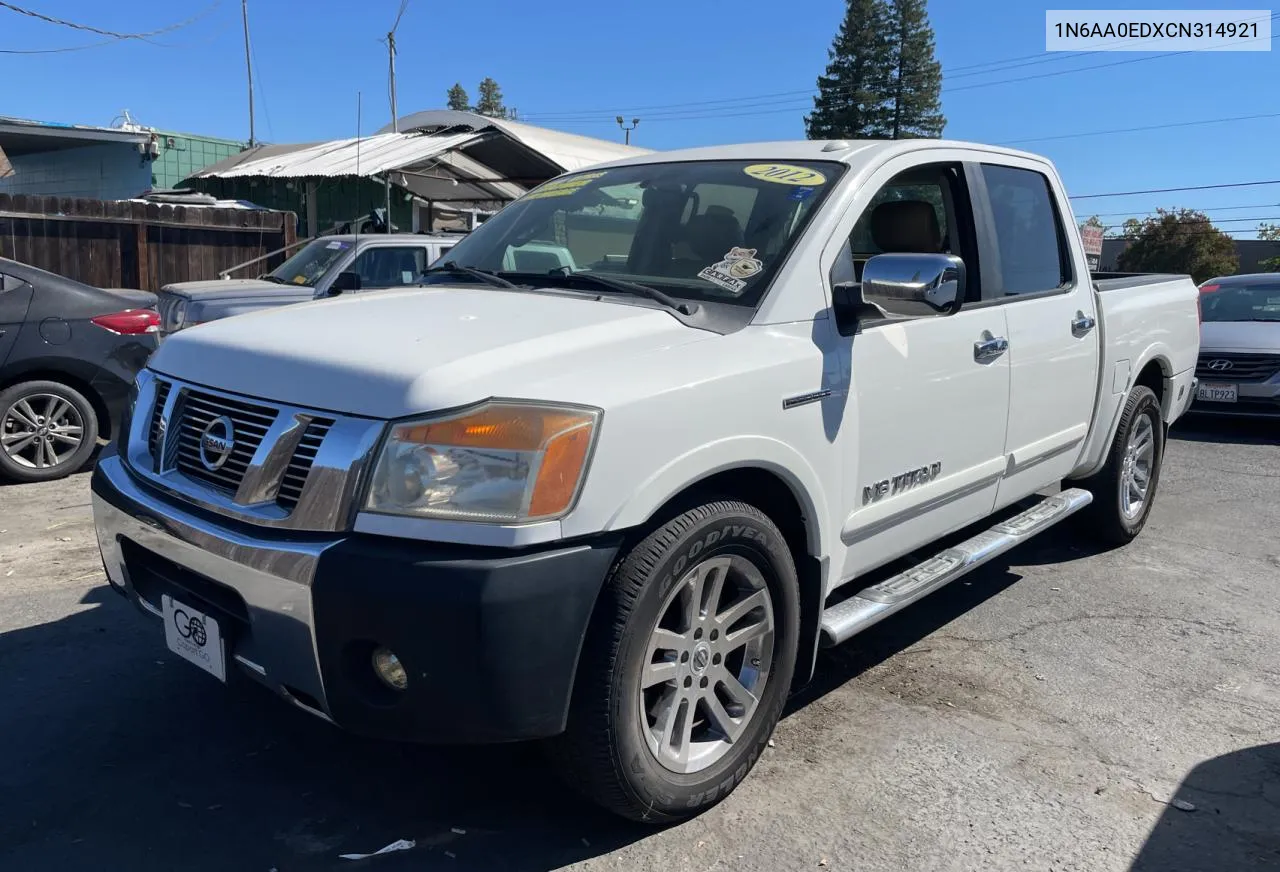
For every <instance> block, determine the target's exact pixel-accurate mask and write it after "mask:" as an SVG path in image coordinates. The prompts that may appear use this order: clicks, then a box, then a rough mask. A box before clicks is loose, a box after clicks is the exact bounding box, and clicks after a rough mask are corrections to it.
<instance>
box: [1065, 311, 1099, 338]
mask: <svg viewBox="0 0 1280 872" xmlns="http://www.w3.org/2000/svg"><path fill="white" fill-rule="evenodd" d="M1097 323H1098V322H1097V321H1095V320H1094V319H1093V316H1092V315H1086V314H1085V313H1084V312H1076V317H1075V318H1074V319H1072V321H1071V335H1072V336H1075V337H1077V338H1078V337H1080V336H1083V335H1085V334H1086V333H1088V332H1089V331H1090V330H1092V329H1093V328H1094V327H1095V326H1096V325H1097Z"/></svg>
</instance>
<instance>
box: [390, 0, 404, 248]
mask: <svg viewBox="0 0 1280 872" xmlns="http://www.w3.org/2000/svg"><path fill="white" fill-rule="evenodd" d="M408 8H409V0H400V11H399V12H397V13H396V20H395V23H394V24H392V25H391V29H390V30H388V31H387V75H388V77H389V78H388V81H389V82H390V83H391V130H392V132H394V133H399V132H400V113H399V111H397V108H396V29H397V28H398V27H400V19H401V18H403V17H404V11H405V10H406V9H408ZM384 183H385V187H386V196H387V232H388V233H390V232H391V171H390V170H388V171H387V174H386V176H385V178H384Z"/></svg>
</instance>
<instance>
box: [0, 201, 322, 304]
mask: <svg viewBox="0 0 1280 872" xmlns="http://www.w3.org/2000/svg"><path fill="white" fill-rule="evenodd" d="M296 239H297V216H296V215H295V214H294V213H292V212H266V211H255V210H249V209H218V208H211V207H205V206H174V205H169V204H159V203H140V202H133V201H122V200H86V199H81V198H71V197H37V196H25V195H20V194H19V195H8V194H0V257H7V258H11V259H13V260H17V261H21V262H22V263H26V264H30V265H31V266H35V267H39V268H41V269H46V270H49V271H50V272H55V273H58V274H59V275H64V276H66V277H68V278H71V279H75V280H76V281H80V282H84V283H85V284H88V285H94V286H96V287H100V288H140V289H142V290H144V291H158V290H159V289H160V288H161V286H163V285H166V284H169V283H171V282H183V281H192V280H199V279H216V278H218V272H219V271H220V270H224V269H228V268H230V267H232V266H235V265H236V264H239V263H243V262H244V261H246V260H251V259H252V258H255V257H260V256H261V255H264V254H266V253H267V252H269V251H274V250H276V249H279V248H283V247H285V246H287V245H292V244H293V243H294V242H295V241H296ZM291 253H292V252H288V253H286V254H283V255H275V256H274V257H272V258H271V259H269V260H264V261H261V262H259V263H256V264H254V265H253V266H251V267H247V268H246V269H245V270H244V271H242V272H239V273H236V274H235V275H234V276H233V278H234V277H240V276H255V275H259V274H260V273H263V272H266V271H268V270H270V269H272V268H273V267H275V266H276V265H277V264H279V263H280V262H281V261H282V260H283V259H284V258H285V257H287V256H288V254H291Z"/></svg>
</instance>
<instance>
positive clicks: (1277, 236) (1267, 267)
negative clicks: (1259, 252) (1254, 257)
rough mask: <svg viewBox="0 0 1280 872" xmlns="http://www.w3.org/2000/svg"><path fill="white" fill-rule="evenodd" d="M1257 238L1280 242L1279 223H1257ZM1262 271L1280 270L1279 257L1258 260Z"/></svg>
mask: <svg viewBox="0 0 1280 872" xmlns="http://www.w3.org/2000/svg"><path fill="white" fill-rule="evenodd" d="M1258 238H1259V239H1266V240H1268V241H1271V242H1280V224H1266V223H1263V224H1259V225H1258ZM1258 266H1260V267H1262V270H1263V271H1264V272H1280V257H1269V258H1267V259H1266V260H1264V261H1261V262H1259V264H1258Z"/></svg>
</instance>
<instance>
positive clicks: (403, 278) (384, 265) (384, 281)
mask: <svg viewBox="0 0 1280 872" xmlns="http://www.w3.org/2000/svg"><path fill="white" fill-rule="evenodd" d="M426 268H427V250H426V249H425V248H422V247H421V246H404V247H399V246H390V245H381V246H374V247H372V248H368V249H365V250H364V251H363V252H361V253H360V256H359V257H357V258H356V262H355V263H354V264H352V266H351V270H352V272H355V273H358V274H359V275H360V286H361V287H362V288H394V287H397V286H399V285H412V284H416V283H417V281H418V278H419V276H421V275H422V273H423V271H424V270H425V269H426Z"/></svg>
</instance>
